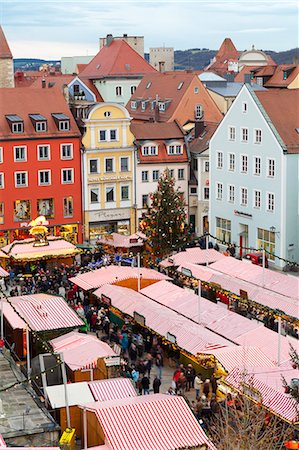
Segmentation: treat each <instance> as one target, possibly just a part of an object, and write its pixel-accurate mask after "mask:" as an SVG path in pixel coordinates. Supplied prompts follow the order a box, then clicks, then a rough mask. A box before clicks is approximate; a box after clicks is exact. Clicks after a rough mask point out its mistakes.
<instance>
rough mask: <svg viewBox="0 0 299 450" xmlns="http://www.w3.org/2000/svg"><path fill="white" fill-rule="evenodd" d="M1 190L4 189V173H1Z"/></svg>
mask: <svg viewBox="0 0 299 450" xmlns="http://www.w3.org/2000/svg"><path fill="white" fill-rule="evenodd" d="M0 189H4V173H3V172H0Z"/></svg>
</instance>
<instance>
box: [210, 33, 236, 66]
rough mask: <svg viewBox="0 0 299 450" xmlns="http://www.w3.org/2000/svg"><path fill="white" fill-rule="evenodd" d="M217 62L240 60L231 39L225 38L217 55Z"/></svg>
mask: <svg viewBox="0 0 299 450" xmlns="http://www.w3.org/2000/svg"><path fill="white" fill-rule="evenodd" d="M215 58H216V60H217V61H221V60H224V59H232V60H238V58H239V52H238V50H237V49H236V47H235V46H234V44H233V42H232V40H231V39H230V38H225V39H224V41H223V42H222V44H221V46H220V48H219V50H218V52H217V53H216V55H215Z"/></svg>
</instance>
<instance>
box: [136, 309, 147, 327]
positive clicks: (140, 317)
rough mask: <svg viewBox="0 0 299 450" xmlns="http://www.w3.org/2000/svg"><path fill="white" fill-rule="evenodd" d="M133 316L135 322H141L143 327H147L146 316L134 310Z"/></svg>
mask: <svg viewBox="0 0 299 450" xmlns="http://www.w3.org/2000/svg"><path fill="white" fill-rule="evenodd" d="M133 317H134V320H135V322H137V323H139V325H142V326H143V327H145V317H144V316H142V315H141V314H139V313H138V312H136V311H134V314H133Z"/></svg>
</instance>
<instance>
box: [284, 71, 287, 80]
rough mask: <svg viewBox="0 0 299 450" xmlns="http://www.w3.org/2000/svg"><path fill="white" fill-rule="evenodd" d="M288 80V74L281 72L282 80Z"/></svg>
mask: <svg viewBox="0 0 299 450" xmlns="http://www.w3.org/2000/svg"><path fill="white" fill-rule="evenodd" d="M287 78H288V72H287V71H286V70H284V71H283V79H284V80H286V79H287Z"/></svg>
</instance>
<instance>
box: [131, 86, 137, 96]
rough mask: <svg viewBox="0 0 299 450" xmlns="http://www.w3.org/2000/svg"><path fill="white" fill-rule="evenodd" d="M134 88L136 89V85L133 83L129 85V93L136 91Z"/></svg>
mask: <svg viewBox="0 0 299 450" xmlns="http://www.w3.org/2000/svg"><path fill="white" fill-rule="evenodd" d="M136 89H137V86H135V85H132V86H130V92H131V95H133V94H134V92H135V91H136Z"/></svg>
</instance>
